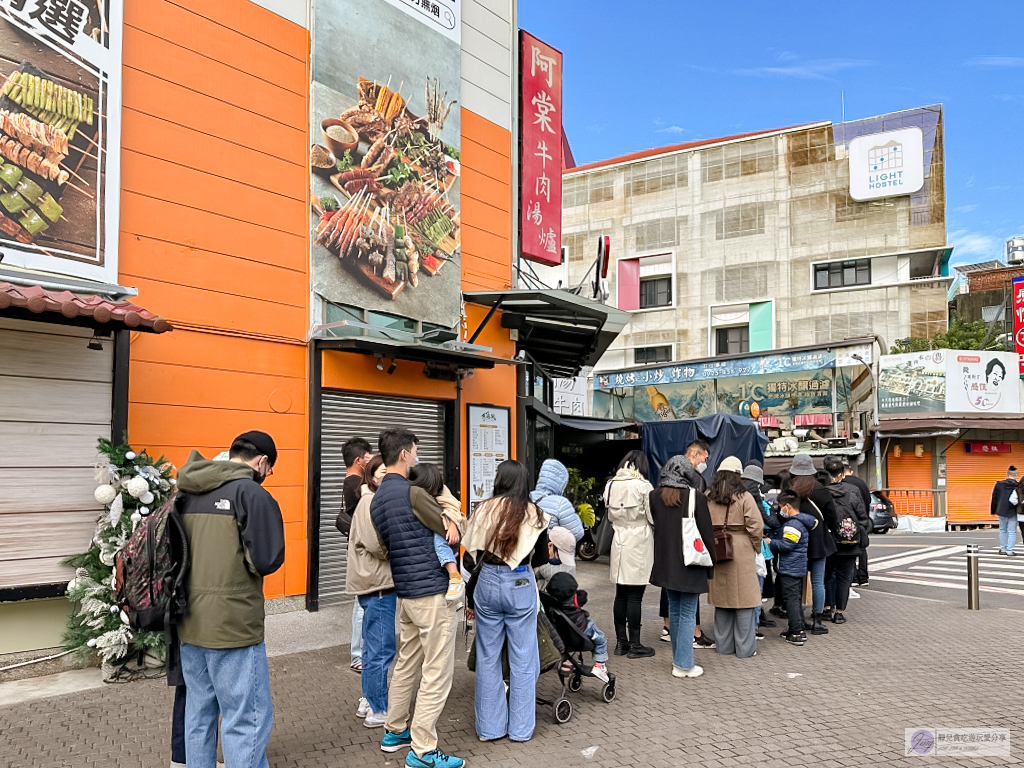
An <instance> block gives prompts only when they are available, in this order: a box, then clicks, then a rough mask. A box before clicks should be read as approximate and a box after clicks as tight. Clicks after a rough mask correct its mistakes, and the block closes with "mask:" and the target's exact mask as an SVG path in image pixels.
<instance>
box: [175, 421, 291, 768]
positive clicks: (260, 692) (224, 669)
mask: <svg viewBox="0 0 1024 768" xmlns="http://www.w3.org/2000/svg"><path fill="white" fill-rule="evenodd" d="M276 462H277V447H276V446H275V445H274V440H273V438H272V437H271V436H270V435H268V434H267V433H266V432H259V431H252V432H246V433H244V434H241V435H239V436H238V437H236V438H235V439H234V441H233V442H232V443H231V449H230V450H229V451H228V460H227V461H216V460H214V461H209V460H207V459H204V458H203V457H202V456H201V455H200V454H199V453H198V452H197V451H192V454H191V455H190V456H189V458H188V461H187V462H186V463H185V465H184V466H183V467H182V468H181V469H180V470H179V471H178V491H179V492H180V495H181V501H180V506H179V510H180V512H181V517H182V522H183V523H184V526H185V533H186V535H187V536H188V541H189V550H190V563H189V571H188V583H187V588H186V592H187V594H188V608H187V609H186V612H185V616H184V618H183V619H182V620H181V622H180V623H179V624H178V638H179V640H180V641H181V671H182V674H183V677H184V680H185V686H186V688H187V689H188V696H187V699H186V702H185V748H186V753H187V756H188V763H189V764H190V765H191V764H193V763H194V764H195V765H213V764H214V763H215V762H216V757H217V720H218V717H219V718H220V721H221V745H222V748H223V751H224V762H225V763H227V764H228V765H232V766H245V767H246V768H266V766H267V754H266V751H267V743H268V742H269V741H270V731H271V729H272V727H273V723H274V711H273V705H272V703H271V700H270V671H269V669H268V667H267V649H266V645H265V644H264V642H263V634H264V629H263V626H264V611H263V604H264V597H263V578H264V577H265V576H269V575H270V574H272V573H274V572H275V571H276V570H277V569H278V568H280V567H281V564H282V563H283V562H284V522H283V520H282V518H281V509H280V507H278V505H277V502H276V501H275V500H274V497H273V496H271V495H270V493H269V492H268V491H267V490H266V489H264V488H262V487H261V486H262V485H263V482H264V481H265V480H266V479H267V478H268V477H270V476H271V475H272V474H273V473H274V464H275V463H276Z"/></svg>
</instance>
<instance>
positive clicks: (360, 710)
mask: <svg viewBox="0 0 1024 768" xmlns="http://www.w3.org/2000/svg"><path fill="white" fill-rule="evenodd" d="M370 711H371V710H370V702H368V701H367V700H366V699H365V698H364V697H362V696H360V697H359V706H358V707H356V717H366V716H367V715H368V714H370Z"/></svg>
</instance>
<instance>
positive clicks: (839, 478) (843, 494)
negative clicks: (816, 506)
mask: <svg viewBox="0 0 1024 768" xmlns="http://www.w3.org/2000/svg"><path fill="white" fill-rule="evenodd" d="M825 470H826V471H827V472H828V473H829V475H830V476H831V478H832V482H831V483H830V484H829V485H828V488H827V490H828V492H829V493H830V494H831V495H832V501H833V503H834V504H835V507H836V519H837V527H838V521H839V520H840V519H842V518H843V517H845V516H847V515H850V514H852V516H853V519H854V520H855V521H856V523H857V536H856V543H852V544H851V543H844V538H846V537H845V536H838V535H837V536H836V540H835V541H836V552H835V554H834V555H832V556H831V557H829V558H827V561H826V569H825V571H826V572H825V579H826V581H827V582H828V583H829V584H830V585H831V586H830V587H829V591H830V594H832V595H834V600H833V601H832V602H830V603H829V607H830V608H834V611H832V612H831V615H829V616H828V618H830V619H831V620H832V622H833V623H834V624H845V623H846V616H844V615H843V612H844V611H845V610H846V605H847V603H848V601H849V599H850V585H851V584H852V583H853V579H854V574H855V572H856V570H857V557H858V556H859V555H860V553H861V552H863V551H864V548H865V547H866V546H867V543H868V533H869V532H870V530H871V517H870V516H869V515H868V510H867V508H866V507H865V506H864V500H863V499H862V498H861V496H860V494H859V493H857V489H856V488H854V487H852V485H851V484H850V483H844V482H843V477H844V475H845V473H844V471H843V462H842V459H840V458H839V457H837V456H829V457H828V458H827V459H825ZM827 600H828V598H826V601H827ZM829 613H830V612H829V611H826V614H829Z"/></svg>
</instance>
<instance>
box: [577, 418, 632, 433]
mask: <svg viewBox="0 0 1024 768" xmlns="http://www.w3.org/2000/svg"><path fill="white" fill-rule="evenodd" d="M561 421H562V426H563V427H572V428H573V429H581V430H583V431H584V432H614V431H616V430H618V429H627V428H631V427H632V428H636V426H637V425H636V424H634V423H633V422H632V421H613V420H612V419H594V418H590V417H585V418H584V417H580V416H562V417H561Z"/></svg>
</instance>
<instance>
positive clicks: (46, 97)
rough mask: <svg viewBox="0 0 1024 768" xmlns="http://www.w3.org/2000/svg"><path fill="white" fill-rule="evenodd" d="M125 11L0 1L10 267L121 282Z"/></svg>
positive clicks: (0, 203)
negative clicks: (123, 41) (120, 232)
mask: <svg viewBox="0 0 1024 768" xmlns="http://www.w3.org/2000/svg"><path fill="white" fill-rule="evenodd" d="M122 10H123V6H122V4H121V3H118V2H104V0H0V75H2V77H0V83H2V86H0V252H2V253H3V265H4V266H14V267H22V268H25V269H31V270H38V271H41V272H46V273H51V274H55V275H66V276H71V277H79V278H84V279H87V280H94V281H97V282H102V283H116V282H117V238H118V214H119V211H120V195H119V190H120V187H121V179H120V157H121V149H120V146H121V30H122Z"/></svg>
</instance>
